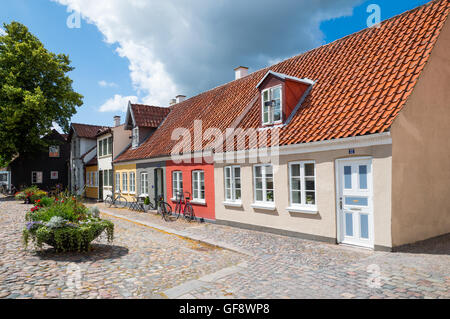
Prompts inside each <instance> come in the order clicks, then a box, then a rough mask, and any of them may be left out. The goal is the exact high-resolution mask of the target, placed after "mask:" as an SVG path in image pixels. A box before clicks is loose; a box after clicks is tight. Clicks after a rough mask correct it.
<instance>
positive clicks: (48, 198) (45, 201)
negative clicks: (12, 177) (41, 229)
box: [36, 196, 55, 207]
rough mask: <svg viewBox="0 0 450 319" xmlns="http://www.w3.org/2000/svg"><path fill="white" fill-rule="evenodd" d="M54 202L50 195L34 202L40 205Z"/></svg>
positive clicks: (43, 205)
mask: <svg viewBox="0 0 450 319" xmlns="http://www.w3.org/2000/svg"><path fill="white" fill-rule="evenodd" d="M54 203H55V200H54V199H53V198H50V197H47V196H45V197H42V198H41V199H38V200H37V201H36V204H38V205H39V206H41V207H50V206H52V205H53V204H54Z"/></svg>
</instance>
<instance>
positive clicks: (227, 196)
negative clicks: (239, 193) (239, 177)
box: [225, 189, 231, 199]
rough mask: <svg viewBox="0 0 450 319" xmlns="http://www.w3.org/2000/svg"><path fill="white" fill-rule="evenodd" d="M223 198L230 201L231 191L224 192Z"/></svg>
mask: <svg viewBox="0 0 450 319" xmlns="http://www.w3.org/2000/svg"><path fill="white" fill-rule="evenodd" d="M225 198H226V199H231V189H227V190H226V191H225Z"/></svg>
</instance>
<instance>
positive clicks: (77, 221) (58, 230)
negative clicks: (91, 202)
mask: <svg viewBox="0 0 450 319" xmlns="http://www.w3.org/2000/svg"><path fill="white" fill-rule="evenodd" d="M44 202H45V203H46V204H47V203H49V204H50V201H48V200H47V199H45V200H44ZM39 203H42V200H41V201H40V202H38V203H37V204H38V205H36V206H35V207H33V208H32V209H31V210H30V211H29V212H28V213H27V214H26V217H25V219H26V221H27V224H26V227H25V228H24V230H23V232H22V239H23V243H24V245H25V247H27V246H28V243H29V241H30V240H32V241H33V242H34V244H35V246H36V247H37V248H42V246H43V244H44V243H45V244H48V245H50V246H52V247H54V248H55V250H56V251H58V252H65V251H80V252H81V251H88V250H90V247H91V246H90V245H91V242H92V241H93V240H95V239H96V238H97V237H98V236H100V235H101V234H102V233H103V232H106V235H107V239H108V242H112V241H113V239H114V224H113V223H112V222H110V221H108V220H102V219H100V218H99V217H98V213H97V212H98V209H95V208H94V209H88V208H87V207H85V206H84V205H83V204H81V203H79V202H78V201H77V200H76V198H73V197H64V198H59V199H58V198H56V199H55V200H54V201H53V203H51V204H50V205H49V206H44V205H42V206H41V205H39Z"/></svg>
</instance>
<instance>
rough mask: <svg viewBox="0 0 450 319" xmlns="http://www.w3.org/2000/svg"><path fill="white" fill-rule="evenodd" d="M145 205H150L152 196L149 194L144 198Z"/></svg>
mask: <svg viewBox="0 0 450 319" xmlns="http://www.w3.org/2000/svg"><path fill="white" fill-rule="evenodd" d="M144 205H147V206H148V205H150V198H149V197H148V196H147V197H145V199H144Z"/></svg>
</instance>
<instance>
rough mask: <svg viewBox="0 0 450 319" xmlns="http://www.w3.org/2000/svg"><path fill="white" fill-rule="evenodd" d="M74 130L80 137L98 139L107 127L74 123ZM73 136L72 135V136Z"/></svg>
mask: <svg viewBox="0 0 450 319" xmlns="http://www.w3.org/2000/svg"><path fill="white" fill-rule="evenodd" d="M72 128H73V129H74V130H75V132H77V135H78V136H79V137H83V138H89V139H96V135H97V133H98V131H99V130H102V129H105V128H107V127H105V126H98V125H89V124H79V123H72ZM70 135H71V134H70Z"/></svg>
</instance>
